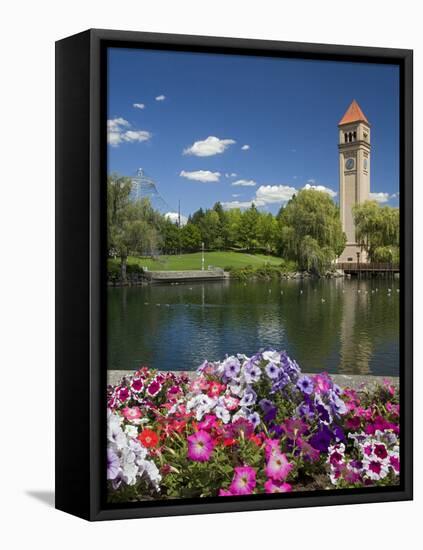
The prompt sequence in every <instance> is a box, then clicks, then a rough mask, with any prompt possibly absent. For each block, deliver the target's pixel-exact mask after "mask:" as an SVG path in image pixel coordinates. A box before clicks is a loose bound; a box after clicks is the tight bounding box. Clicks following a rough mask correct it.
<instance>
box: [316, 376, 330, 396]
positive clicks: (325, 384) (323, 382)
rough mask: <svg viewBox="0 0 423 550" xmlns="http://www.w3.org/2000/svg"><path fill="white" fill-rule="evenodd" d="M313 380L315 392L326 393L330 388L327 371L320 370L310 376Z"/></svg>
mask: <svg viewBox="0 0 423 550" xmlns="http://www.w3.org/2000/svg"><path fill="white" fill-rule="evenodd" d="M312 379H313V382H314V391H315V392H316V393H326V392H327V391H329V390H330V388H331V380H330V377H329V375H328V374H327V373H325V372H322V373H321V374H316V375H315V376H313V377H312Z"/></svg>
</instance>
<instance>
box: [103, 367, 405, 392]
mask: <svg viewBox="0 0 423 550" xmlns="http://www.w3.org/2000/svg"><path fill="white" fill-rule="evenodd" d="M174 372H175V374H182V373H184V374H186V375H188V376H190V377H193V376H194V375H195V372H194V371H174ZM133 373H134V371H131V370H109V371H107V383H108V384H112V385H113V386H115V385H116V384H117V383H118V382H119V380H120V379H121V378H122V376H130V375H132V374H133ZM313 374H317V373H310V374H309V376H312V375H313ZM331 377H332V379H333V380H334V381H335V384H338V386H341V387H342V388H345V387H349V388H354V389H357V388H359V387H360V386H362V385H363V386H365V387H367V388H368V387H371V386H374V385H376V384H381V383H382V382H383V380H389V382H390V383H391V384H393V385H394V386H396V387H399V378H398V377H397V376H373V375H367V374H331Z"/></svg>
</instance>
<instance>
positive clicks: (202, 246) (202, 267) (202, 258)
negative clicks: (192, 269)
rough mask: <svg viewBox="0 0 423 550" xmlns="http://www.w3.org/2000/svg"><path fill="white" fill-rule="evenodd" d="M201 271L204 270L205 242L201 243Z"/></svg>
mask: <svg viewBox="0 0 423 550" xmlns="http://www.w3.org/2000/svg"><path fill="white" fill-rule="evenodd" d="M201 271H204V243H201Z"/></svg>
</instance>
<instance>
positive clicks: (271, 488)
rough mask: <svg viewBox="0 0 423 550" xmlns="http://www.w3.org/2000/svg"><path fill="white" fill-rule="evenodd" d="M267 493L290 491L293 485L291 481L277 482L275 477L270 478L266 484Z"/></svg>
mask: <svg viewBox="0 0 423 550" xmlns="http://www.w3.org/2000/svg"><path fill="white" fill-rule="evenodd" d="M264 490H265V491H266V493H290V492H291V491H292V485H290V484H289V483H276V482H275V481H273V479H268V480H267V481H266V482H265V484H264Z"/></svg>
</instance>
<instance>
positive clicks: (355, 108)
mask: <svg viewBox="0 0 423 550" xmlns="http://www.w3.org/2000/svg"><path fill="white" fill-rule="evenodd" d="M351 122H365V123H366V124H369V121H368V120H367V118H366V115H365V114H364V113H363V111H362V110H361V109H360V105H359V104H358V103H357V101H356V100H355V99H353V101H352V103H351V105H350V106H349V107H348V109H347V110H346V111H345V114H344V116H343V117H342V118H341V120H340V121H339V126H342V125H343V124H350V123H351Z"/></svg>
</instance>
